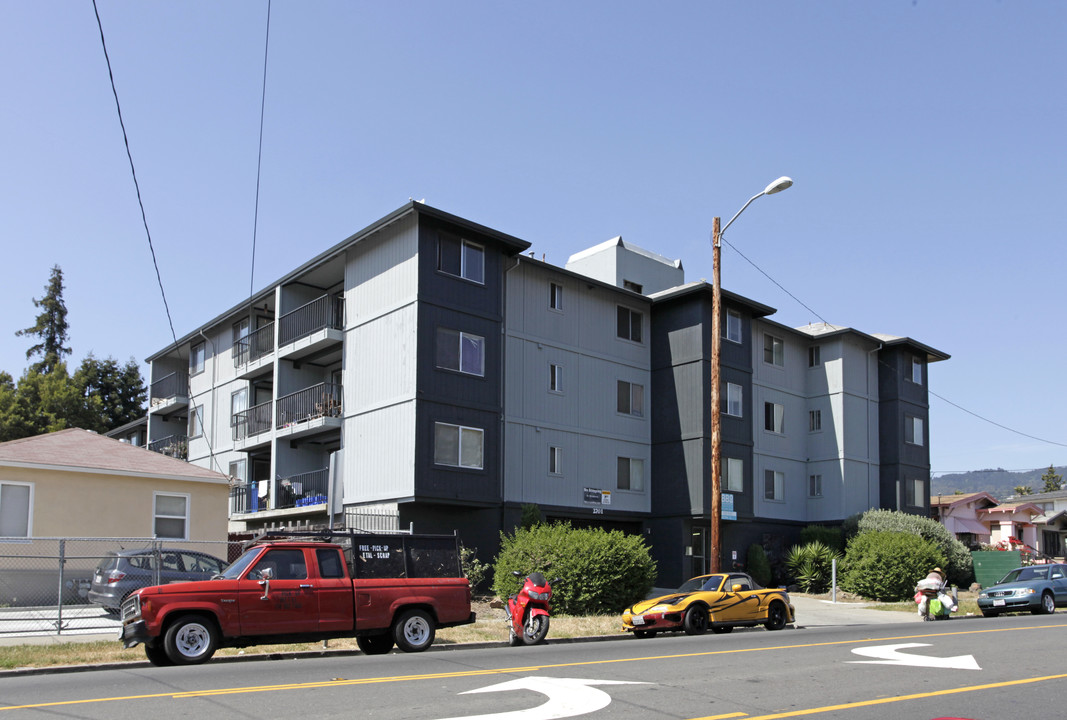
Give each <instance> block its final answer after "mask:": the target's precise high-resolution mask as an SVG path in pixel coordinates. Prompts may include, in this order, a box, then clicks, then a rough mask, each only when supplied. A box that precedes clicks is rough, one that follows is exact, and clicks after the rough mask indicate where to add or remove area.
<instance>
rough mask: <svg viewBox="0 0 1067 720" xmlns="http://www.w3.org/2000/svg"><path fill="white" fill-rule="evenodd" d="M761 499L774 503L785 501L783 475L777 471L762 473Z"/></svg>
mask: <svg viewBox="0 0 1067 720" xmlns="http://www.w3.org/2000/svg"><path fill="white" fill-rule="evenodd" d="M763 497H765V498H766V499H768V500H775V501H782V500H784V499H785V473H783V472H778V471H777V470H764V471H763Z"/></svg>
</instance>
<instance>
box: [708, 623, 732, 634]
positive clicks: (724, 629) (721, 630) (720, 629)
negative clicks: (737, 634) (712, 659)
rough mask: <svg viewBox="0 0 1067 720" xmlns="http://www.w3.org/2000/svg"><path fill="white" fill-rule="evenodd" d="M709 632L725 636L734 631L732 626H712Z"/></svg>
mask: <svg viewBox="0 0 1067 720" xmlns="http://www.w3.org/2000/svg"><path fill="white" fill-rule="evenodd" d="M711 631H712V632H713V633H715V634H716V635H726V634H728V633H732V632H733V631H734V626H733V625H712V626H711Z"/></svg>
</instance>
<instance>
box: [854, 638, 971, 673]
mask: <svg viewBox="0 0 1067 720" xmlns="http://www.w3.org/2000/svg"><path fill="white" fill-rule="evenodd" d="M916 647H929V643H901V644H900V645H877V646H875V647H865V648H853V649H852V652H854V653H856V654H857V655H864V656H866V657H873V658H879V659H878V660H848V661H846V662H849V663H856V664H860V665H862V664H866V663H870V664H872V665H875V664H882V665H914V666H915V667H928V668H946V669H950V670H981V669H982V668H980V667H978V662H977V661H975V659H974V656H973V655H957V656H955V657H947V658H939V657H929V656H928V655H908V654H905V653H902V652H899V651H900V650H901V649H902V648H916Z"/></svg>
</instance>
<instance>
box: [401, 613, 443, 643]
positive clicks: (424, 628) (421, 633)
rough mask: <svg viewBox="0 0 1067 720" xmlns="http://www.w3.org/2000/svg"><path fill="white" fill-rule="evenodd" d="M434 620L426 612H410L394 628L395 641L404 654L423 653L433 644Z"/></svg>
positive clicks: (402, 616)
mask: <svg viewBox="0 0 1067 720" xmlns="http://www.w3.org/2000/svg"><path fill="white" fill-rule="evenodd" d="M435 633H436V630H434V626H433V619H432V618H430V616H429V614H427V613H426V611H424V610H408V611H407V612H405V613H404V614H403V615H401V616H400V619H399V620H397V621H396V625H394V626H393V639H394V640H396V646H397V647H398V648H400V649H401V650H403V651H404V652H422V651H423V650H425V649H426V648H428V647H430V645H432V644H433V638H434V634H435Z"/></svg>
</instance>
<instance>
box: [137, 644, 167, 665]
mask: <svg viewBox="0 0 1067 720" xmlns="http://www.w3.org/2000/svg"><path fill="white" fill-rule="evenodd" d="M144 654H145V657H147V658H148V662H150V663H152V664H153V665H155V666H156V667H167V666H169V665H173V664H174V663H172V662H171V661H170V658H169V657H167V651H166V650H164V649H163V643H160V642H156V643H145V646H144Z"/></svg>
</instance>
